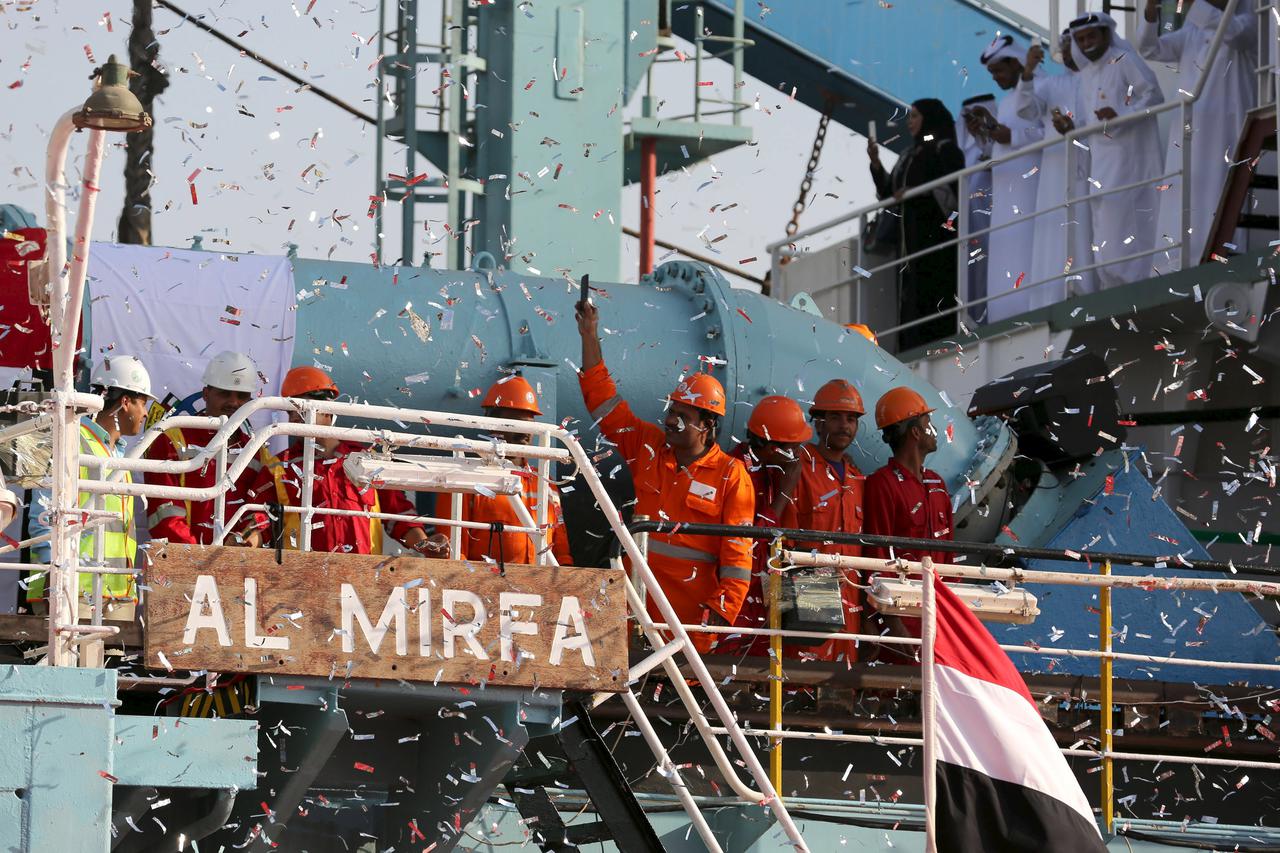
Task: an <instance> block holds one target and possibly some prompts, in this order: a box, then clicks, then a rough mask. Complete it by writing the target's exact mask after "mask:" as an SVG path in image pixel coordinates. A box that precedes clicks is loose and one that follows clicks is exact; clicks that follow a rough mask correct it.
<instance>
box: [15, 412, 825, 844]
mask: <svg viewBox="0 0 1280 853" xmlns="http://www.w3.org/2000/svg"><path fill="white" fill-rule="evenodd" d="M78 402H79V403H81V404H82V405H84V406H85V407H86V408H92V407H93V406H94V405H95V404H96V405H97V406H98V407H100V406H101V399H100V398H98V397H94V396H92V395H78ZM262 411H276V412H298V413H300V414H301V415H302V417H303V418H304V422H303V423H291V422H281V423H274V424H271V425H269V426H266V427H264V428H261V429H258V430H256V431H254V432H253V433H252V434H251V435H250V437H249V439H248V441H247V442H246V443H245V444H244V445H243V446H242V447H240V448H234V449H231V450H230V451H229V450H228V448H229V442H230V440H231V439H232V438H233V437H235V436H236V435H237V434H238V433H239V431H240V430H241V429H242V428H243V427H244V426H245V425H246V424H247V422H248V419H249V418H250V417H251V416H252V415H254V414H255V413H258V412H262ZM319 413H328V414H334V415H345V416H349V417H353V418H358V419H361V420H364V421H390V422H392V423H395V424H397V425H398V426H399V427H400V428H401V429H405V428H407V424H410V423H411V424H414V425H419V426H421V425H427V426H430V427H432V428H435V429H450V430H452V429H462V430H479V431H484V432H488V433H493V434H508V435H513V434H515V435H527V436H529V438H530V440H531V442H536V443H530V444H518V443H514V442H507V441H502V440H498V439H493V440H488V441H486V440H479V439H468V438H461V437H454V438H447V437H441V436H432V435H421V434H416V433H409V432H404V431H397V430H392V429H389V428H386V429H382V428H370V427H359V428H357V427H332V426H330V427H324V426H319V425H317V424H316V423H315V416H316V415H317V414H319ZM173 426H188V427H203V428H213V429H215V430H216V432H215V433H214V436H213V438H212V439H211V440H210V442H209V443H208V445H206V446H205V447H203V448H199V449H196V448H192V450H193V451H194V453H193V455H192V456H191V457H190V458H187V459H181V460H172V461H161V460H153V459H146V458H143V456H142V454H143V453H145V451H146V449H147V447H149V446H150V445H151V443H152V442H154V440H155V439H156V437H157V436H159V435H160V434H161V433H163V431H164V430H166V429H169V428H171V427H173ZM275 436H290V437H300V438H302V439H303V441H304V443H305V445H306V446H305V447H304V457H305V458H306V459H307V460H308V461H309V463H310V464H306V465H305V467H304V468H303V472H302V478H301V481H300V483H299V490H300V494H301V495H302V496H303V506H301V507H286V508H285V509H286V511H290V512H295V513H298V514H299V515H301V516H302V525H301V531H302V536H303V543H302V544H303V547H304V549H305V548H306V547H307V546H308V545H309V537H308V536H307V531H308V528H309V526H310V525H309V520H310V518H311V517H312V516H315V515H338V514H354V515H361V516H367V517H371V518H384V519H388V520H418V521H426V522H430V523H434V524H437V525H445V526H449V527H450V528H451V529H452V530H453V531H455V532H457V531H460V530H461V529H463V528H476V527H479V528H485V529H488V528H489V525H487V524H479V523H474V522H467V521H464V520H460V519H459V518H458V515H459V513H458V511H457V506H456V503H455V508H454V512H453V514H452V517H450V518H429V517H419V516H406V515H396V514H388V513H366V512H357V511H343V510H336V509H331V508H327V507H315V506H312V505H311V503H310V500H309V496H310V495H311V491H312V487H313V483H314V476H315V465H314V443H315V440H316V439H318V438H337V439H343V440H348V441H352V442H357V443H361V444H365V445H370V446H377V447H379V448H386V449H391V448H396V449H426V450H431V451H436V452H437V453H440V454H446V455H447V454H453V455H455V456H456V455H460V454H464V453H465V454H471V455H475V456H479V457H481V458H487V459H502V458H525V459H529V460H533V461H536V463H537V466H538V470H537V472H536V476H537V477H538V481H539V483H538V495H539V497H538V501H537V502H538V509H539V518H537V519H535V518H533V516H532V514H531V513H530V512H529V509H528V507H527V506H526V505H525V503H524V501H523V499H522V497H521V496H520V495H512V496H510V498H511V501H512V506H513V508H514V509H515V511H516V513H517V518H519V520H520V525H519V526H513V527H510V528H508V529H510V530H512V531H513V532H525V533H529V534H531V535H534V536H537V537H540V538H542V542H541V543H540V546H539V548H538V553H539V562H540V563H543V564H546V565H555V564H556V560H555V556H554V554H553V553H552V550H551V548H550V547H549V546H548V544H547V540H546V534H547V513H546V507H547V503H548V497H549V491H550V486H549V484H550V480H551V471H550V464H551V462H553V461H558V462H568V463H571V464H573V465H575V466H576V467H577V469H578V472H579V474H580V475H581V476H582V477H583V479H584V480H585V482H586V484H587V486H588V487H589V488H590V490H591V492H592V495H593V497H594V498H595V500H596V501H597V503H598V504H599V506H600V508H601V510H602V511H603V513H604V515H605V518H606V519H607V520H608V522H609V525H610V527H611V528H612V530H613V532H614V534H615V535H616V536H617V537H618V539H619V541H620V542H621V544H622V547H623V550H624V552H625V553H626V554H627V556H628V558H629V560H630V572H629V576H628V582H627V583H626V584H624V589H625V590H626V594H627V601H628V605H629V608H630V616H631V618H633V619H635V620H636V621H637V622H638V623H639V625H640V626H641V627H642V629H643V630H644V632H645V634H646V635H647V636H648V637H649V638H650V641H651V642H653V643H654V645H655V648H660V649H661V654H662V657H661V660H660V661H659V660H654V661H653V663H651V664H650V668H652V667H653V666H657V665H659V663H661V664H662V665H666V666H669V667H670V668H671V669H672V671H674V672H678V671H679V670H678V668H676V666H675V661H674V658H675V656H677V655H683V656H684V659H685V661H686V663H687V665H688V666H689V667H690V668H691V670H692V671H693V673H694V674H695V677H696V678H697V679H698V681H699V683H700V684H701V686H702V690H703V691H704V693H705V695H706V697H707V699H708V700H709V701H710V704H711V708H712V710H713V712H714V716H715V718H716V719H717V720H718V723H719V725H718V728H720V729H721V730H723V731H724V732H726V733H727V734H728V735H729V737H730V738H731V739H732V740H733V743H734V747H735V749H736V750H737V752H738V753H739V756H740V757H739V759H738V762H739V764H741V765H743V766H745V767H746V769H747V771H748V772H749V773H750V775H751V777H752V779H753V780H754V781H755V783H756V786H757V787H756V788H755V789H753V788H751V787H750V786H748V785H747V783H745V782H743V781H742V779H740V778H739V776H738V774H737V769H736V767H735V766H734V762H733V761H731V760H729V759H728V757H727V755H724V752H723V750H722V749H721V750H720V754H721V756H722V757H723V760H722V761H718V762H717V764H718V766H719V767H720V768H721V770H722V771H723V772H724V774H725V779H726V781H727V782H728V783H729V784H730V786H731V787H732V788H733V789H734V790H735V791H736V792H738V793H739V795H740V796H741V797H742V798H743V799H744V800H746V801H748V802H754V803H758V804H760V805H761V806H762V807H767V808H769V809H770V810H771V811H772V813H773V816H774V818H775V819H776V820H777V822H778V825H779V827H780V828H781V829H782V831H783V833H784V834H785V835H786V837H787V839H788V840H789V841H790V843H791V844H792V845H793V847H794V849H795V850H797V851H807V850H808V847H807V846H806V844H805V841H804V838H803V837H802V835H801V833H800V830H799V828H798V827H797V826H796V824H795V822H794V821H793V820H792V818H791V815H790V814H789V813H788V811H787V809H786V806H785V805H784V804H783V802H782V800H781V798H780V797H779V796H778V793H777V791H776V790H775V789H774V788H773V786H772V785H771V783H770V778H769V775H768V773H767V772H766V770H765V768H764V767H763V765H762V764H761V762H760V760H759V758H758V757H757V756H756V754H755V752H754V751H753V750H752V749H751V742H750V741H749V740H748V739H747V736H746V734H745V733H744V732H743V731H742V729H741V728H740V727H739V726H738V724H737V721H736V719H735V717H734V715H733V712H732V710H731V709H730V707H729V705H728V703H727V702H726V701H725V698H724V696H723V695H722V694H721V693H720V690H719V688H718V686H717V684H716V682H715V681H714V680H713V679H712V676H711V673H710V671H709V670H708V669H707V667H706V664H705V663H704V662H703V660H702V658H701V656H700V655H699V654H698V652H697V650H696V649H695V648H694V646H693V643H692V641H691V640H690V638H689V634H688V633H687V632H686V631H685V629H684V628H683V627H681V626H680V625H679V620H678V618H677V617H676V613H675V611H674V609H672V606H671V603H670V601H669V600H668V598H667V597H666V595H665V594H664V593H663V590H662V587H661V586H660V585H659V584H658V582H657V579H656V577H655V576H654V575H653V573H652V570H651V569H650V568H649V565H648V562H647V559H646V556H645V553H644V552H643V551H642V550H641V549H640V547H639V546H638V544H637V542H636V540H635V539H634V538H633V537H632V535H631V534H630V532H629V531H628V530H627V528H626V526H625V525H624V524H623V521H622V518H621V515H620V514H619V512H618V510H617V508H616V507H615V506H614V505H613V503H612V501H611V499H610V497H609V494H608V492H607V491H606V490H605V487H604V484H603V482H601V480H600V477H599V474H598V473H597V472H596V470H595V468H594V466H593V465H592V464H591V459H590V457H589V455H588V453H587V452H586V450H585V449H584V448H583V447H582V445H581V444H580V443H579V442H578V440H577V438H576V437H575V436H574V435H573V434H571V433H570V432H568V431H567V430H565V429H563V428H561V427H558V426H556V425H553V424H543V423H535V422H528V421H509V420H503V419H500V418H489V417H482V416H474V415H457V414H452V413H447V412H435V411H426V410H416V409H403V408H396V407H389V406H374V405H368V404H361V403H340V402H336V401H319V400H298V399H291V398H283V397H264V398H260V399H258V400H254V401H252V402H251V403H249V404H247V405H245V406H243V407H241V408H240V409H239V410H238V411H237V412H236V413H235V414H234V415H232V416H231V417H230V418H225V419H224V418H204V417H173V418H167V419H165V420H164V421H161V422H160V423H159V424H157V425H156V426H155V427H153V428H152V429H151V430H149V431H148V432H147V433H146V434H145V435H144V436H143V437H142V438H141V440H140V441H139V442H138V443H137V445H136V446H135V447H134V448H133V449H132V450H131V451H130V453H129V455H128V456H127V457H111V458H102V457H96V456H90V455H84V454H81V455H80V457H79V462H80V464H81V465H85V466H93V467H95V468H96V469H98V470H99V471H100V472H101V474H102V477H101V479H96V480H94V479H83V480H82V479H79V478H78V477H77V478H76V480H75V481H73V482H75V483H76V485H77V486H78V489H79V491H80V492H82V493H88V494H91V495H94V496H99V495H106V494H114V495H122V496H126V495H128V496H136V497H143V498H168V499H174V500H185V501H211V500H212V501H215V502H216V512H217V513H218V514H217V515H215V520H216V521H217V522H221V521H222V519H223V518H224V515H223V511H224V510H223V505H222V502H223V501H225V497H226V494H227V493H228V492H229V491H230V490H231V489H232V488H234V484H235V483H236V482H237V481H238V480H239V479H240V477H241V475H243V474H244V473H245V471H246V470H247V468H248V466H249V464H250V462H251V461H252V460H253V458H254V456H255V454H256V452H257V450H258V449H259V448H261V447H263V446H265V445H266V444H267V442H268V441H270V440H271V439H272V438H273V437H275ZM553 442H554V443H556V444H559V445H560V446H558V447H557V446H554V445H553ZM206 464H212V465H214V466H216V467H215V471H216V474H215V479H214V484H213V485H212V486H209V487H206V488H196V487H178V486H167V485H159V484H152V483H145V482H141V483H130V482H124V481H122V480H121V479H119V476H120V473H121V472H124V471H130V472H139V473H165V474H180V473H184V472H186V473H189V472H192V471H195V470H197V469H200V468H202V467H203V466H205V465H206ZM58 498H59V496H58V495H57V494H55V496H54V504H55V506H61V504H60V503H58ZM264 507H265V505H263V504H258V505H254V506H250V507H241V508H239V510H238V511H237V514H236V515H234V516H233V517H232V519H230V522H231V523H229V524H224V525H222V527H221V528H220V529H218V530H217V531H216V538H217V540H218V541H221V538H222V536H224V535H225V532H226V530H228V529H234V527H235V524H236V522H237V521H238V520H239V519H240V518H241V517H243V514H244V512H247V511H251V510H255V509H262V508H264ZM88 515H89V516H90V517H91V518H90V519H89V521H88V523H87V524H86V525H84V526H77V527H76V528H75V529H74V530H75V535H79V534H82V533H83V532H84V531H85V530H87V529H88V528H89V527H91V526H93V525H94V524H95V523H96V524H101V523H103V522H104V521H105V520H104V519H100V518H96V517H95V514H94V513H93V512H90V513H88ZM50 535H56V531H55V532H54V533H52V534H50ZM41 538H48V536H46V537H35V538H34V539H33V540H27V541H26V542H24V543H19V544H20V545H28V544H31V543H32V542H33V541H35V540H39V539H41ZM98 539H99V540H101V539H103V537H98ZM12 548H13V546H6V547H5V548H0V552H2V551H4V550H12ZM453 553H454V554H455V555H456V554H457V553H458V546H457V538H456V536H455V538H454V542H453ZM86 562H89V564H88V565H80V561H79V559H78V555H77V559H76V561H75V562H73V563H71V564H70V567H71V568H72V570H73V574H72V578H73V579H72V581H71V587H72V588H73V589H74V588H76V586H75V581H74V577H75V575H74V572H85V573H90V574H93V575H94V576H95V584H94V587H93V593H92V597H93V606H94V610H95V616H97V617H98V618H97V619H95V621H96V622H98V623H99V624H95V625H76V624H74V622H73V621H72V622H71V623H70V624H67V625H65V626H58V630H60V631H67V632H72V633H76V634H81V635H85V636H87V637H89V638H91V639H92V638H101V637H104V636H107V635H113V634H116V633H118V629H117V628H116V627H115V626H102V625H101V624H100V622H101V618H100V614H101V611H102V606H103V597H102V584H101V580H100V578H101V576H102V575H103V574H131V573H135V572H136V570H133V569H109V568H106V567H102V566H100V565H98V566H95V565H93V564H92V562H90V561H86ZM96 562H98V563H101V562H102V555H101V554H99V555H98V557H97V560H96ZM0 568H14V569H21V568H32V566H30V565H29V564H18V563H11V564H0ZM34 568H38V569H47V570H48V571H49V575H50V577H49V583H48V587H49V589H50V590H51V592H50V594H51V595H52V594H53V591H54V590H56V589H57V588H59V587H58V585H57V582H58V578H57V575H59V574H60V573H65V572H67V571H68V568H69V567H68V566H67V565H65V564H64V565H58V564H56V563H55V564H53V565H50V566H43V565H41V566H35V567H34ZM63 583H64V585H65V579H64V581H63ZM641 584H642V585H643V587H644V588H645V589H646V594H647V597H648V598H649V599H650V600H651V602H652V603H653V604H654V606H655V607H656V609H657V610H658V612H659V613H660V614H661V618H662V619H663V620H664V624H667V625H672V626H674V627H670V628H668V629H666V631H667V636H664V635H663V634H660V633H659V631H658V629H657V628H656V627H655V621H654V619H653V618H652V617H650V615H649V613H648V610H647V609H646V607H645V606H644V603H643V602H642V601H641V599H640V594H639V592H638V591H637V589H636V586H638V585H641ZM51 603H52V602H51ZM51 612H52V607H51ZM72 620H74V615H73V616H72ZM74 659H75V656H73V660H74ZM49 662H50V663H55V662H54V661H52V660H50V661H49ZM633 683H634V681H630V682H629V683H628V685H627V687H626V690H625V691H624V692H622V694H621V697H622V700H623V702H624V703H625V704H626V706H627V708H628V709H629V711H630V713H631V715H632V717H633V718H634V722H635V725H636V726H637V728H638V729H639V730H640V732H641V734H642V735H643V736H644V739H645V741H646V743H647V744H648V745H649V747H650V748H651V750H652V751H653V754H654V757H655V758H656V759H657V761H658V763H659V768H660V769H659V772H660V773H662V775H663V776H664V777H666V778H667V779H668V780H669V781H670V783H671V785H672V788H673V790H674V792H675V794H676V796H677V797H678V798H679V800H680V801H681V804H682V805H683V806H684V808H685V811H686V813H687V814H688V816H689V820H690V822H691V824H692V826H693V827H694V828H695V829H696V830H697V832H698V834H699V836H700V837H701V839H702V841H703V843H704V844H705V845H706V847H707V849H708V850H711V851H721V847H720V845H719V842H718V841H717V839H716V837H715V835H714V834H713V833H712V831H711V828H710V826H709V824H708V823H707V820H706V818H705V816H704V815H703V813H702V812H701V811H700V810H699V808H698V806H697V804H696V803H695V801H694V800H693V797H692V796H691V794H690V793H689V790H688V786H687V785H686V784H685V782H684V780H683V779H682V778H681V775H680V770H679V768H678V767H677V766H676V765H675V764H674V762H673V761H672V760H671V758H670V756H669V754H668V753H667V750H666V747H665V746H664V745H663V744H662V742H661V739H660V738H659V736H658V733H657V731H656V730H655V729H654V728H653V723H652V722H651V721H650V720H649V719H648V718H647V717H646V716H645V714H644V712H643V710H642V708H641V706H640V702H639V699H638V698H637V697H636V696H635V694H634V692H632V686H631V685H632V684H633ZM678 683H679V685H680V687H681V688H683V690H682V692H681V695H682V697H683V698H685V700H686V708H687V710H688V711H689V714H690V715H691V716H694V717H699V718H702V719H703V720H704V722H705V720H706V718H705V716H703V711H702V709H701V707H700V703H699V702H698V701H697V700H696V699H695V698H694V697H693V695H692V692H691V691H689V688H688V685H686V684H685V683H684V681H683V680H682V679H681V680H679V681H678ZM612 695H614V694H602V695H601V696H598V697H597V704H598V703H599V702H600V701H604V699H607V698H609V697H611V696H612ZM708 725H709V723H708ZM718 747H719V745H718V744H717V748H718Z"/></svg>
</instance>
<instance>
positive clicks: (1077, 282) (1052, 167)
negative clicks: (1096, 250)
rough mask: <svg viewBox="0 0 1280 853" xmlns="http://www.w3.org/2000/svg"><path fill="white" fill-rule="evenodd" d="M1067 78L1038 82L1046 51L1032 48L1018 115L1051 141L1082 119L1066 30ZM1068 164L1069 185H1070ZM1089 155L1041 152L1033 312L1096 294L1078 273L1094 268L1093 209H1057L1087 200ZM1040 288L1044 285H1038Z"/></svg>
mask: <svg viewBox="0 0 1280 853" xmlns="http://www.w3.org/2000/svg"><path fill="white" fill-rule="evenodd" d="M1059 49H1060V50H1061V52H1062V64H1063V65H1065V66H1066V68H1067V73H1066V74H1053V75H1043V76H1039V77H1037V76H1035V69H1036V68H1038V67H1039V66H1040V63H1041V62H1042V61H1043V60H1044V49H1043V48H1041V47H1040V46H1039V45H1032V46H1031V49H1030V50H1028V51H1027V60H1026V62H1024V63H1023V67H1022V76H1021V77H1020V78H1019V79H1018V88H1017V93H1018V115H1019V116H1021V117H1022V118H1024V119H1028V120H1035V121H1039V122H1040V124H1041V125H1042V126H1043V128H1044V134H1045V137H1046V138H1049V139H1061V138H1062V137H1063V136H1064V135H1065V134H1067V133H1070V132H1071V131H1072V130H1074V129H1075V119H1076V116H1077V115H1078V114H1079V113H1080V103H1079V102H1080V75H1079V71H1080V67H1079V66H1078V65H1077V64H1076V61H1075V55H1074V53H1073V52H1072V50H1071V34H1070V32H1068V31H1066V30H1064V31H1063V33H1062V37H1061V39H1060V42H1059ZM1068 163H1069V164H1070V171H1071V180H1070V182H1068V181H1067V170H1068ZM1088 178H1089V149H1088V147H1087V146H1085V145H1076V144H1074V143H1059V144H1058V145H1054V146H1051V147H1049V148H1046V149H1044V151H1042V152H1041V157H1040V186H1039V190H1038V191H1037V193H1036V210H1037V211H1038V212H1039V215H1038V216H1037V217H1036V224H1035V257H1033V258H1032V259H1031V270H1030V271H1029V272H1028V274H1027V281H1026V284H1025V285H1024V286H1025V287H1026V288H1027V299H1028V301H1029V302H1030V307H1031V308H1033V309H1034V308H1044V307H1046V306H1048V305H1054V304H1056V303H1058V302H1061V301H1062V300H1063V299H1066V298H1067V297H1068V296H1075V295H1078V294H1081V293H1091V292H1093V290H1094V286H1093V283H1094V277H1093V273H1092V272H1091V271H1088V270H1086V271H1085V272H1083V273H1079V272H1074V269H1075V268H1078V267H1083V266H1087V265H1088V264H1090V263H1092V262H1093V250H1092V249H1091V248H1090V247H1091V245H1092V244H1091V239H1092V233H1093V229H1092V228H1091V227H1090V226H1091V223H1092V221H1093V217H1092V216H1090V214H1089V203H1088V201H1084V202H1082V203H1080V204H1075V205H1071V207H1070V208H1066V207H1059V205H1062V204H1066V203H1067V202H1069V201H1071V200H1072V199H1084V198H1086V197H1087V196H1088V195H1089V180H1088ZM1037 282H1046V283H1044V284H1037Z"/></svg>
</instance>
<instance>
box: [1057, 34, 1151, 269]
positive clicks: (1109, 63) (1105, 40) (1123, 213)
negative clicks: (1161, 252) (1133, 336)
mask: <svg viewBox="0 0 1280 853" xmlns="http://www.w3.org/2000/svg"><path fill="white" fill-rule="evenodd" d="M1071 37H1072V38H1073V39H1074V40H1075V44H1076V47H1078V48H1079V49H1080V52H1081V53H1082V54H1083V55H1084V57H1085V58H1086V59H1088V60H1089V64H1088V65H1085V66H1084V67H1082V68H1081V69H1080V114H1079V119H1080V121H1079V122H1077V123H1078V124H1088V125H1090V126H1093V125H1101V128H1100V131H1099V132H1097V133H1094V134H1092V135H1090V136H1089V137H1088V138H1087V139H1086V140H1085V142H1086V144H1088V146H1089V153H1090V166H1089V170H1090V173H1091V174H1090V177H1089V183H1090V195H1091V198H1090V199H1089V207H1090V209H1091V211H1092V213H1093V256H1094V262H1095V263H1097V264H1100V266H1099V267H1098V270H1097V276H1098V284H1099V285H1100V286H1101V287H1104V288H1105V287H1115V286H1117V285H1120V284H1125V283H1126V282H1130V281H1138V280H1140V279H1144V278H1148V277H1150V276H1151V275H1152V274H1153V273H1154V269H1153V255H1154V254H1155V251H1154V249H1155V237H1156V212H1157V211H1156V205H1157V204H1158V201H1157V199H1156V184H1157V179H1158V178H1159V177H1160V175H1161V174H1162V173H1163V168H1164V152H1163V151H1162V150H1161V148H1160V126H1159V124H1158V123H1157V121H1156V117H1155V116H1152V115H1148V116H1147V117H1146V118H1139V119H1134V120H1132V121H1129V122H1126V123H1125V124H1122V125H1120V126H1112V123H1113V122H1114V121H1115V120H1116V119H1119V118H1123V117H1125V116H1130V115H1134V114H1138V115H1142V114H1143V113H1147V112H1149V111H1150V110H1151V109H1152V108H1153V107H1156V106H1159V105H1160V104H1162V103H1164V95H1163V94H1162V93H1161V91H1160V83H1159V82H1158V81H1157V80H1156V75H1155V73H1154V72H1152V70H1151V69H1150V68H1149V67H1148V66H1147V63H1146V62H1144V61H1143V60H1142V57H1140V56H1138V54H1137V52H1136V51H1135V50H1134V49H1133V46H1132V45H1130V44H1129V43H1128V42H1126V41H1125V40H1124V39H1122V38H1119V37H1118V36H1117V35H1116V22H1115V20H1114V19H1113V18H1112V17H1111V16H1110V15H1108V14H1106V13H1105V12H1091V13H1090V14H1088V15H1084V16H1082V17H1079V18H1077V19H1075V20H1074V21H1072V22H1071ZM1129 184H1138V186H1136V187H1132V188H1130V189H1125V190H1119V191H1113V190H1116V188H1118V187H1124V186H1128V185H1129Z"/></svg>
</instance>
